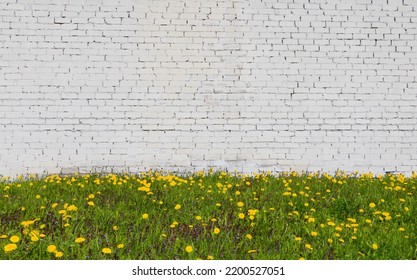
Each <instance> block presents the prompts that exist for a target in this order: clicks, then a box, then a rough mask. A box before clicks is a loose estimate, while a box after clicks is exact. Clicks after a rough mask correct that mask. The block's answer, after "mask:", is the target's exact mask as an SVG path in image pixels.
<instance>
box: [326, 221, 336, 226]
mask: <svg viewBox="0 0 417 280" xmlns="http://www.w3.org/2000/svg"><path fill="white" fill-rule="evenodd" d="M327 224H328V225H329V226H331V227H334V226H335V225H336V224H335V223H333V222H328V223H327Z"/></svg>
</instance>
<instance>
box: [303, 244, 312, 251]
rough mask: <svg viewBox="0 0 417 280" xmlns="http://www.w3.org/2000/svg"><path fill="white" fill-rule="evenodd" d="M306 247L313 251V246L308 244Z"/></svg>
mask: <svg viewBox="0 0 417 280" xmlns="http://www.w3.org/2000/svg"><path fill="white" fill-rule="evenodd" d="M305 247H306V248H307V249H308V250H313V246H311V244H308V243H307V244H306V245H305Z"/></svg>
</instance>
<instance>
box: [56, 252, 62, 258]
mask: <svg viewBox="0 0 417 280" xmlns="http://www.w3.org/2000/svg"><path fill="white" fill-rule="evenodd" d="M63 255H64V253H63V252H60V251H57V252H55V258H61V257H62V256H63Z"/></svg>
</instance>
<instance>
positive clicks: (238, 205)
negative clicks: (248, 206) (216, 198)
mask: <svg viewBox="0 0 417 280" xmlns="http://www.w3.org/2000/svg"><path fill="white" fill-rule="evenodd" d="M243 205H245V204H244V203H243V202H242V201H239V202H238V203H237V207H243Z"/></svg>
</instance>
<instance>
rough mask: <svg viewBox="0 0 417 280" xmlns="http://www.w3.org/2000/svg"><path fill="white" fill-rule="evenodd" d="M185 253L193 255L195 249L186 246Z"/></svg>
mask: <svg viewBox="0 0 417 280" xmlns="http://www.w3.org/2000/svg"><path fill="white" fill-rule="evenodd" d="M185 251H186V252H187V253H191V252H192V251H193V247H192V246H190V245H188V246H186V247H185Z"/></svg>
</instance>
